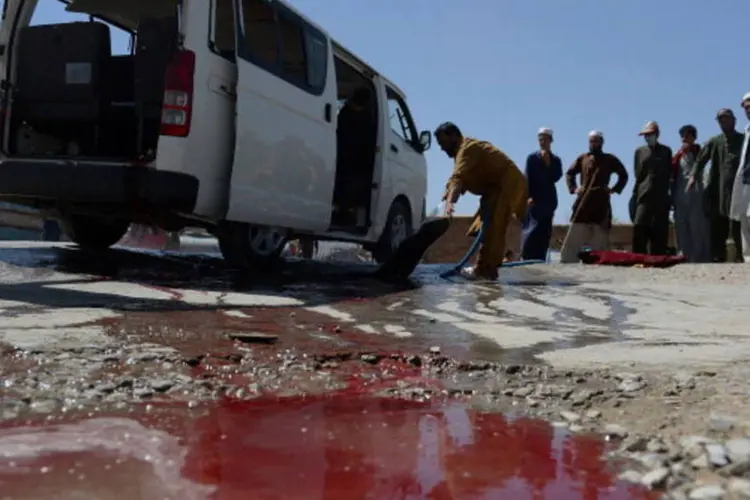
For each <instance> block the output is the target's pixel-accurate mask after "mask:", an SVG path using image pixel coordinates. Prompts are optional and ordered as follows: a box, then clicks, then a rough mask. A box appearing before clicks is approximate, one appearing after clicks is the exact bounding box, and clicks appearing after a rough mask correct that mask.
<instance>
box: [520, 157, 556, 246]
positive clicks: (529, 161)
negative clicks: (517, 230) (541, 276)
mask: <svg viewBox="0 0 750 500" xmlns="http://www.w3.org/2000/svg"><path fill="white" fill-rule="evenodd" d="M562 174H563V172H562V161H560V157H559V156H556V155H553V154H550V160H549V164H547V163H545V161H544V160H543V159H542V153H541V152H536V153H532V154H530V155H529V156H528V157H527V158H526V181H527V182H528V185H529V197H530V198H531V199H532V200H533V203H532V204H531V206H530V207H529V210H528V211H527V213H526V217H525V218H524V220H523V228H522V230H521V258H522V259H523V260H546V259H547V251H548V250H549V242H550V238H552V220H553V218H554V216H555V210H557V188H556V187H555V184H556V183H557V181H559V180H560V179H561V178H562Z"/></svg>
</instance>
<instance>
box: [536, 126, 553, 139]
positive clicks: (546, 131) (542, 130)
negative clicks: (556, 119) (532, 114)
mask: <svg viewBox="0 0 750 500" xmlns="http://www.w3.org/2000/svg"><path fill="white" fill-rule="evenodd" d="M537 135H548V136H550V137H552V129H551V128H547V127H542V128H540V129H539V132H537Z"/></svg>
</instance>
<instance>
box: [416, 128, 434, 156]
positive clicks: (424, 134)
mask: <svg viewBox="0 0 750 500" xmlns="http://www.w3.org/2000/svg"><path fill="white" fill-rule="evenodd" d="M419 145H420V146H421V147H422V152H425V151H427V150H428V149H430V146H432V134H431V133H430V131H429V130H423V131H421V132H420V133H419Z"/></svg>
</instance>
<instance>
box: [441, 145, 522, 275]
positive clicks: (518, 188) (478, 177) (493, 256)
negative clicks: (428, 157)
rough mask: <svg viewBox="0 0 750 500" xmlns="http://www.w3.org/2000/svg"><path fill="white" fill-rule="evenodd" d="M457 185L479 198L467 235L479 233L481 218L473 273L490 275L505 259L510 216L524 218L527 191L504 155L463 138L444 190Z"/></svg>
mask: <svg viewBox="0 0 750 500" xmlns="http://www.w3.org/2000/svg"><path fill="white" fill-rule="evenodd" d="M454 185H459V186H461V191H462V193H464V192H466V191H468V192H470V193H473V194H476V195H479V196H480V197H481V199H480V202H479V210H478V211H477V215H476V217H475V219H474V223H473V224H472V226H471V228H470V229H469V233H470V234H471V233H474V232H476V231H478V230H479V227H480V225H481V223H482V217H485V218H486V219H487V220H486V221H485V229H484V240H483V244H482V248H481V249H480V251H479V260H478V262H477V273H480V274H483V275H486V276H494V275H496V274H497V268H498V266H500V265H501V264H502V262H503V258H504V257H505V250H506V249H505V235H506V232H507V231H508V225H509V224H510V221H511V219H512V217H513V216H515V217H516V218H518V219H519V220H520V219H522V218H523V217H524V216H525V215H526V201H527V199H528V195H529V190H528V186H527V184H526V178H525V177H524V175H523V172H521V169H520V168H518V166H517V165H516V164H515V163H514V162H513V160H511V159H510V158H509V157H508V155H506V154H505V153H503V152H502V151H500V150H499V149H498V148H496V147H495V146H493V145H492V144H490V143H489V142H487V141H479V140H477V139H471V138H469V137H465V138H464V139H463V142H462V143H461V147H460V148H459V150H458V154H457V155H456V162H455V165H454V167H453V173H452V174H451V177H450V179H448V184H447V186H446V188H447V190H450V188H451V187H452V186H454Z"/></svg>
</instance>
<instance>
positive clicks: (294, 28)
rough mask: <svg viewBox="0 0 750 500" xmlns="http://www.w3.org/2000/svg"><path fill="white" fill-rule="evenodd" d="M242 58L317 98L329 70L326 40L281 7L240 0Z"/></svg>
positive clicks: (319, 33)
mask: <svg viewBox="0 0 750 500" xmlns="http://www.w3.org/2000/svg"><path fill="white" fill-rule="evenodd" d="M241 5H242V23H241V25H242V33H241V36H240V42H241V46H240V49H241V50H240V51H239V53H240V54H241V57H242V58H243V59H245V60H247V61H248V62H250V63H253V64H256V65H257V66H259V67H261V68H264V69H266V70H268V71H269V72H271V73H273V74H275V75H276V76H278V77H279V78H282V79H284V80H286V81H287V82H289V83H291V84H293V85H296V86H298V87H300V88H302V89H304V90H306V91H308V92H310V93H311V94H314V95H320V94H322V93H323V89H324V87H325V83H326V76H327V71H328V40H327V38H326V37H325V35H324V34H323V33H321V32H320V31H319V30H317V29H315V28H314V27H312V26H310V25H309V24H308V23H307V22H305V20H304V19H302V18H301V17H300V16H298V15H297V14H295V13H294V12H292V11H291V10H289V9H287V8H285V7H284V6H283V5H281V4H279V3H274V2H268V1H266V0H242V2H241Z"/></svg>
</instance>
